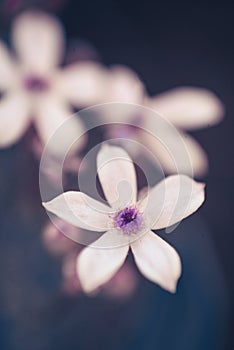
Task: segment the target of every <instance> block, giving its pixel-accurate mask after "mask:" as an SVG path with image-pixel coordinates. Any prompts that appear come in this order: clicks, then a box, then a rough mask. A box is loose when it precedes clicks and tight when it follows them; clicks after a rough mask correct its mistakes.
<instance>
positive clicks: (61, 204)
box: [43, 191, 112, 232]
mask: <svg viewBox="0 0 234 350" xmlns="http://www.w3.org/2000/svg"><path fill="white" fill-rule="evenodd" d="M43 206H44V207H45V208H46V210H48V211H49V212H51V213H53V214H55V215H57V216H58V217H60V218H61V219H63V220H65V221H67V222H69V223H70V224H72V225H74V226H77V227H80V228H83V229H85V230H91V231H97V232H104V231H107V230H108V229H109V228H110V227H111V226H112V219H111V218H110V212H111V209H110V208H109V207H107V206H106V205H105V204H102V203H101V202H99V201H97V200H95V199H93V198H91V197H89V196H87V195H86V194H84V193H82V192H77V191H69V192H65V193H62V194H61V195H59V196H58V197H56V198H54V199H52V200H51V201H49V202H46V203H43Z"/></svg>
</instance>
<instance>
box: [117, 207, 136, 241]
mask: <svg viewBox="0 0 234 350" xmlns="http://www.w3.org/2000/svg"><path fill="white" fill-rule="evenodd" d="M114 220H115V227H116V228H119V229H121V230H122V231H123V233H125V234H127V235H130V234H132V233H137V231H138V230H139V229H140V228H141V226H142V223H143V220H142V216H141V213H140V212H139V211H138V209H137V208H135V207H127V208H125V209H123V210H120V211H119V212H118V213H117V214H116V216H115V219H114Z"/></svg>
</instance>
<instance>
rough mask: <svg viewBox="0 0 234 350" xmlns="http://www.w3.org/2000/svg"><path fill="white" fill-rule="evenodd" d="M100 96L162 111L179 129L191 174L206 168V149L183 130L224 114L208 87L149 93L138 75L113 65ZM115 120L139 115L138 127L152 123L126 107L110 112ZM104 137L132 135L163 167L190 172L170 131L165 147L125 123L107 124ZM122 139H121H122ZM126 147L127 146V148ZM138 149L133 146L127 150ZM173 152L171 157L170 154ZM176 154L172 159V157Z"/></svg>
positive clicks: (214, 121)
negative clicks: (187, 155)
mask: <svg viewBox="0 0 234 350" xmlns="http://www.w3.org/2000/svg"><path fill="white" fill-rule="evenodd" d="M107 90H108V92H107V93H106V94H105V96H104V97H103V102H120V103H132V104H138V105H143V106H145V107H149V108H152V109H153V110H155V112H158V113H159V114H160V115H162V116H163V117H164V118H165V119H166V120H167V121H168V122H169V123H172V124H173V125H174V126H175V127H176V128H177V130H178V131H179V132H180V137H181V139H182V141H183V143H184V145H185V147H186V149H187V152H188V154H189V156H190V160H191V164H192V168H193V172H194V175H196V176H203V175H204V174H205V173H206V172H207V170H208V160H207V156H206V153H205V152H204V150H203V149H202V147H201V146H200V145H199V144H198V142H197V141H196V140H195V139H194V138H193V137H191V136H190V135H189V134H187V133H186V131H187V130H196V129H199V128H206V127H210V126H212V125H215V124H217V123H218V122H220V121H221V119H222V118H223V115H224V107H223V105H222V103H221V101H220V100H219V99H218V98H217V96H215V94H213V93H212V92H210V91H209V90H206V89H202V88H196V87H178V88H174V89H172V90H169V91H166V92H164V93H162V94H160V95H157V96H154V97H149V96H148V95H147V93H146V90H145V88H144V85H143V83H142V82H141V81H140V79H139V77H138V76H137V75H136V74H135V73H134V72H133V71H132V70H130V69H129V68H127V67H124V66H123V67H122V66H114V67H112V68H111V69H110V74H109V88H108V89H107ZM110 113H111V115H112V116H113V114H114V113H115V111H114V108H113V107H112V106H110ZM109 115H110V114H108V113H107V115H106V116H105V115H102V118H103V120H104V121H107V122H108V116H109ZM114 117H115V120H116V122H121V123H123V124H124V123H125V122H126V121H129V122H131V123H133V124H134V121H135V118H136V117H137V118H138V121H139V119H141V121H140V123H141V125H142V127H143V128H144V127H146V128H149V129H151V128H152V127H153V128H154V127H155V125H149V124H148V119H147V118H145V116H144V115H141V116H139V115H137V116H135V115H133V114H132V113H129V110H128V109H125V110H123V113H119V109H117V110H116V114H114ZM163 133H164V131H163V130H159V134H161V136H162V138H163V139H164V140H166V138H167V135H164V134H163ZM107 136H108V137H113V138H130V139H131V138H132V139H136V140H139V141H140V142H142V143H143V144H145V146H146V147H147V148H148V149H149V150H151V151H152V152H153V153H154V154H155V155H156V157H157V158H158V160H159V162H160V164H161V166H162V167H163V169H164V170H165V171H166V172H167V173H169V174H172V173H175V172H177V169H176V166H177V167H178V168H179V169H180V170H181V172H182V173H185V174H186V173H187V174H190V169H188V164H185V163H184V158H183V156H181V155H180V152H179V146H178V138H177V137H176V135H175V137H174V138H173V137H172V135H170V142H168V144H167V145H166V146H167V149H166V148H165V147H164V146H163V145H162V143H160V142H159V141H158V140H156V138H154V137H152V135H151V134H149V133H142V132H141V130H140V129H138V131H137V130H136V129H134V130H133V129H132V128H131V127H128V126H126V125H125V126H124V125H122V126H115V127H113V126H110V127H109V128H108V132H107ZM123 142H124V141H123ZM129 150H130V149H129ZM133 151H135V152H136V153H138V152H139V150H137V149H136V148H135V149H134V150H131V153H133ZM171 154H173V157H174V158H173V157H172V156H171ZM175 158H176V159H175Z"/></svg>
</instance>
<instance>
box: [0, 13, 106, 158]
mask: <svg viewBox="0 0 234 350" xmlns="http://www.w3.org/2000/svg"><path fill="white" fill-rule="evenodd" d="M12 43H13V48H14V50H15V53H16V57H15V56H14V55H13V54H10V53H9V51H8V49H7V48H6V46H5V45H4V43H3V42H0V89H1V90H2V91H3V93H4V94H3V98H2V100H1V101H0V147H7V146H10V145H12V144H14V143H15V142H17V141H18V140H19V139H20V137H21V136H22V135H23V134H24V132H25V131H26V130H27V128H28V126H29V124H30V123H31V122H33V124H34V125H35V127H36V130H37V132H38V135H39V137H40V139H41V141H42V143H43V144H45V143H46V142H47V141H48V139H49V138H50V136H51V135H52V134H53V133H54V131H55V130H56V129H57V127H58V126H59V125H60V124H61V123H63V122H64V121H65V120H66V119H67V118H68V117H69V116H70V115H72V114H73V110H72V106H73V107H79V108H80V107H84V106H87V105H89V104H93V103H96V102H97V101H98V100H99V94H100V93H102V89H101V87H100V86H102V84H101V83H100V82H102V81H103V76H104V75H103V72H102V67H101V66H100V65H98V64H95V63H92V62H80V63H73V64H71V65H70V66H68V67H59V64H60V63H61V62H62V57H63V54H64V33H63V30H62V28H61V25H60V23H59V21H58V20H56V19H55V18H54V17H52V16H49V15H47V14H45V13H42V12H31V11H29V12H24V13H23V14H21V15H19V16H18V17H17V18H16V20H15V21H14V23H13V28H12ZM16 58H17V60H16ZM82 130H83V126H82V123H81V121H80V120H79V119H78V118H77V119H76V118H72V120H71V121H70V123H69V125H68V127H67V128H66V130H65V131H64V133H63V137H62V138H60V140H59V142H57V144H56V145H55V146H54V145H51V148H53V149H51V151H53V153H58V154H59V153H60V152H63V151H64V149H65V148H66V146H67V145H69V142H71V140H73V139H74V138H75V137H77V135H79V134H80V133H81V132H82Z"/></svg>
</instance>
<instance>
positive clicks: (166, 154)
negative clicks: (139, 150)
mask: <svg viewBox="0 0 234 350" xmlns="http://www.w3.org/2000/svg"><path fill="white" fill-rule="evenodd" d="M178 132H179V131H177V132H176V133H174V132H170V134H168V135H166V134H164V133H163V130H162V129H161V130H159V132H158V134H159V137H155V136H153V135H152V134H150V133H146V132H144V133H143V134H142V142H143V143H144V144H145V145H146V147H147V148H148V149H149V150H150V151H151V152H152V153H153V154H154V155H155V156H156V158H157V160H158V162H159V164H160V165H161V167H162V169H163V170H164V171H165V172H166V173H167V174H174V173H182V174H187V175H190V176H192V175H195V176H196V177H201V176H203V175H205V174H206V173H207V171H208V159H207V155H206V153H205V152H204V150H203V149H202V147H201V146H200V145H199V144H198V142H197V141H196V140H195V139H194V138H193V137H192V136H189V135H188V134H185V133H182V132H180V133H179V134H178ZM160 134H161V135H160Z"/></svg>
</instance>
